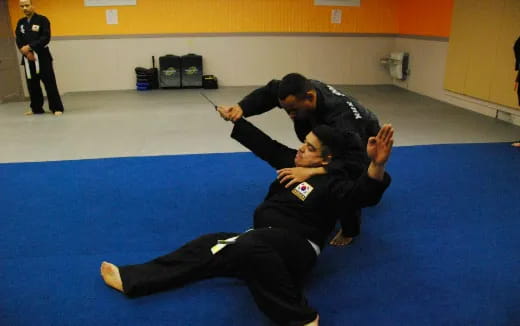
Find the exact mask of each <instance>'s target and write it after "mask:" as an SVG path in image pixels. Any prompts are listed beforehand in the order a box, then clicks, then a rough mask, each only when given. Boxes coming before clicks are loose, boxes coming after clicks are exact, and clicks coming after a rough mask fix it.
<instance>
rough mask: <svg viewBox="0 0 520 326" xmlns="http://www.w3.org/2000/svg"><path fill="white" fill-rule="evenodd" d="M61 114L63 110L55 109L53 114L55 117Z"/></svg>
mask: <svg viewBox="0 0 520 326" xmlns="http://www.w3.org/2000/svg"><path fill="white" fill-rule="evenodd" d="M62 114H63V112H61V111H56V112H54V115H55V116H57V117H59V116H60V115H62Z"/></svg>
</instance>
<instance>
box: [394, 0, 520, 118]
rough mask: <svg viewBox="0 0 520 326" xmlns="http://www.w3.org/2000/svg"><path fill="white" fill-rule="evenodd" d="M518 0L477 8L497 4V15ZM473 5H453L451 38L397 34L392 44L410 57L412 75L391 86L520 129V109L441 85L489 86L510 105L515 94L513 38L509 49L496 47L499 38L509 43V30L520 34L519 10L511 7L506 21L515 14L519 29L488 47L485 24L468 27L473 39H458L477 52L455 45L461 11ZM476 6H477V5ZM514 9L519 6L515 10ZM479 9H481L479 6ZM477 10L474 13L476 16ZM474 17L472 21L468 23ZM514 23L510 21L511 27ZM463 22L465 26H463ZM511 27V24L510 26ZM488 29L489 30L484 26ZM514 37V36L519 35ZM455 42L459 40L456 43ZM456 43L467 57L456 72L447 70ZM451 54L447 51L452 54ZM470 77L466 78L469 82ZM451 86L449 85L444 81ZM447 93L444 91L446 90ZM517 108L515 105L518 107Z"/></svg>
mask: <svg viewBox="0 0 520 326" xmlns="http://www.w3.org/2000/svg"><path fill="white" fill-rule="evenodd" d="M516 1H517V0H489V1H488V0H486V1H482V2H480V1H478V3H479V5H480V6H483V5H486V4H487V5H488V6H489V5H490V4H492V3H495V4H498V6H499V7H500V9H501V10H504V9H505V8H507V6H511V5H512V4H513V3H515V4H516V3H518V4H520V2H516ZM468 3H469V4H471V5H475V4H476V3H477V2H475V1H466V0H455V11H456V13H455V14H454V15H453V18H452V19H453V20H452V25H453V31H452V34H451V35H450V38H449V39H448V38H445V37H421V36H419V37H418V36H405V35H403V34H404V33H402V32H400V34H401V35H399V36H398V37H396V39H395V43H394V48H393V50H394V51H406V52H409V53H410V70H411V74H410V76H409V78H408V80H407V81H405V82H401V81H395V80H394V81H393V82H394V84H395V85H397V86H400V87H403V88H407V89H409V90H411V91H413V92H417V93H420V94H423V95H426V96H430V97H432V98H435V99H438V100H441V101H444V102H448V103H451V104H454V105H457V106H459V107H463V108H465V109H469V110H472V111H475V112H479V113H481V114H485V115H487V116H490V117H497V118H499V119H501V120H504V121H507V122H511V123H513V124H516V125H520V110H518V109H515V102H512V103H511V102H504V101H502V103H503V104H499V103H500V102H499V101H497V100H495V99H493V98H491V97H488V98H486V97H483V96H480V98H478V97H477V96H475V95H474V94H467V93H466V94H465V92H464V91H460V90H459V91H457V92H455V91H453V90H451V89H450V88H449V85H446V84H445V81H448V79H450V78H456V80H458V81H459V82H460V81H461V80H462V81H464V83H465V82H466V81H469V83H468V84H469V85H471V83H476V84H480V85H487V90H488V91H490V90H491V89H492V88H493V87H494V88H495V89H497V88H500V90H499V91H500V92H501V93H502V94H504V93H506V94H505V96H506V98H509V100H511V97H512V98H513V99H514V96H515V93H514V92H513V81H514V77H515V76H514V56H513V50H512V47H513V43H514V40H515V39H512V40H509V42H505V43H508V44H507V46H506V44H504V45H503V46H502V47H503V49H502V47H500V46H499V45H498V43H497V40H499V39H509V38H511V36H508V35H510V34H511V32H512V31H513V32H514V33H518V31H519V30H520V28H519V25H518V24H520V23H519V22H520V18H519V17H520V16H518V9H515V10H512V9H511V8H510V9H508V10H507V12H508V13H509V15H510V16H514V15H515V13H516V15H517V16H516V17H517V18H515V19H514V20H513V21H514V23H516V24H517V27H516V28H513V27H510V28H509V30H508V31H507V32H505V31H504V32H503V33H500V34H498V33H497V34H495V35H494V38H495V41H494V42H491V41H490V40H488V39H487V38H489V37H490V36H491V35H490V34H489V33H482V31H481V30H482V29H483V28H484V27H482V25H484V24H486V22H487V21H489V19H488V20H486V19H484V20H481V21H478V22H477V21H474V23H473V25H472V26H471V27H472V31H474V33H472V36H471V37H470V36H469V35H466V36H465V37H463V38H462V41H464V38H467V39H468V40H472V41H473V42H478V43H480V44H479V45H478V46H477V47H473V48H471V47H469V46H468V45H467V42H466V45H464V42H463V43H462V45H464V46H460V45H461V44H457V41H458V40H457V38H459V36H457V29H458V28H459V27H458V26H459V25H460V24H461V23H460V22H459V20H460V8H461V6H462V5H466V4H468ZM477 7H478V6H477ZM517 7H518V6H517ZM480 8H481V7H480ZM475 11H477V14H474V12H475ZM478 12H479V11H478V10H475V7H473V10H469V9H468V11H465V10H463V13H465V14H466V16H464V15H463V18H462V19H464V18H465V19H470V18H471V19H477V20H478V18H479V17H480V16H479V15H478ZM472 17H476V18H472ZM505 21H508V20H507V19H506V18H504V21H500V22H496V23H497V26H498V28H499V27H503V26H507V24H506V23H505ZM511 22H512V21H511V20H510V19H509V23H511ZM463 23H464V22H463ZM509 26H511V25H509ZM488 27H489V26H488ZM517 37H518V36H517ZM459 41H461V40H460V39H459ZM453 44H455V48H458V49H457V51H458V50H462V51H464V50H465V46H467V47H468V50H469V52H467V53H466V55H465V57H464V55H463V57H464V58H463V59H462V60H459V62H458V64H459V65H460V66H459V67H458V68H457V67H454V65H453V64H452V66H451V67H450V63H449V54H451V53H452V51H451V50H450V49H451V48H452V47H453ZM450 51H451V52H450ZM483 53H484V54H489V57H486V55H484V54H483ZM473 62H474V63H477V64H476V66H475V67H472V68H471V72H470V71H469V70H468V67H469V65H470V64H471V65H473ZM492 62H493V63H495V62H496V63H497V64H498V66H496V67H495V68H493V69H491V68H490V66H491V65H492V64H491V63H492ZM456 69H459V70H461V71H459V73H458V74H453V71H452V70H456ZM475 69H476V71H477V73H476V74H475V73H474V72H475V71H474V70H475ZM482 70H487V71H488V72H489V71H492V72H493V74H494V75H493V76H491V77H490V76H489V73H488V75H485V74H483V72H482ZM468 78H470V79H468ZM464 83H462V84H464ZM448 84H449V82H448ZM445 87H446V88H448V89H446V88H445ZM516 107H518V106H516Z"/></svg>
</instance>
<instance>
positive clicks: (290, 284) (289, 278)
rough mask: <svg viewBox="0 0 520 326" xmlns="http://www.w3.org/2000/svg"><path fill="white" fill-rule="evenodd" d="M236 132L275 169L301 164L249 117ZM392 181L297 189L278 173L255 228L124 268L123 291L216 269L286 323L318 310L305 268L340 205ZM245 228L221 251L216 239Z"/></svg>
mask: <svg viewBox="0 0 520 326" xmlns="http://www.w3.org/2000/svg"><path fill="white" fill-rule="evenodd" d="M232 137H233V138H234V139H236V140H238V141H239V142H240V143H242V144H243V145H244V146H246V147H247V148H249V149H250V150H251V151H253V152H254V153H255V154H256V155H257V156H259V157H260V158H262V159H263V160H265V161H267V162H268V163H269V164H270V165H271V166H273V167H274V168H275V169H280V168H286V167H294V157H295V155H296V150H294V149H290V148H288V147H286V146H284V145H281V144H279V143H278V142H276V141H274V140H272V139H271V138H269V137H268V136H267V135H265V134H264V133H263V132H261V131H260V130H258V129H257V128H256V127H254V126H253V125H252V124H250V123H249V122H247V121H246V120H244V119H241V120H239V121H238V122H237V123H236V124H235V126H234V128H233V132H232ZM389 184H390V177H389V175H388V174H385V177H384V180H383V181H382V182H379V181H376V180H373V179H371V178H369V177H368V175H367V174H366V173H365V174H363V175H362V176H361V177H360V178H358V179H357V180H348V181H347V180H345V179H344V178H335V177H333V176H331V175H320V176H315V177H312V178H310V179H309V180H308V182H306V183H302V184H300V185H298V186H296V187H294V188H293V189H286V188H285V187H283V186H281V185H280V183H279V182H278V181H277V180H275V181H274V182H273V183H272V184H271V187H270V188H269V192H268V194H267V196H266V198H265V200H264V201H263V202H262V203H261V204H260V205H259V206H258V207H257V209H256V211H255V214H254V229H253V230H250V231H248V232H246V233H243V234H241V235H239V234H237V233H215V234H209V235H205V236H202V237H200V238H198V239H196V240H193V241H191V242H189V243H187V244H186V245H184V246H183V247H181V248H180V249H178V250H176V251H174V252H172V253H170V254H168V255H165V256H162V257H159V258H157V259H155V260H152V261H150V262H148V263H145V264H140V265H129V266H122V267H120V268H119V271H120V274H121V279H122V281H123V289H124V293H125V294H126V295H128V296H140V295H146V294H150V293H153V292H157V291H161V290H165V289H168V288H172V287H179V286H182V285H184V284H186V283H188V282H193V281H197V280H201V279H204V278H210V277H217V276H221V277H237V278H240V279H242V280H244V281H245V282H246V284H247V286H248V287H249V289H250V291H251V293H252V295H253V297H254V299H255V302H256V303H257V305H258V307H259V308H260V309H261V310H262V311H263V312H264V313H265V314H266V315H267V316H268V317H270V318H271V319H272V320H273V321H275V322H277V323H279V324H283V325H303V324H305V323H308V322H311V321H313V320H314V319H315V318H316V315H317V313H316V311H315V310H314V309H312V308H311V307H310V306H309V305H308V303H307V300H306V299H305V297H304V295H303V293H302V284H303V280H304V278H305V276H306V275H307V274H308V273H309V271H310V270H311V269H312V267H313V265H314V263H315V261H316V258H317V254H319V251H320V249H321V248H323V246H324V244H325V241H326V238H327V236H328V234H329V233H330V232H331V231H332V229H333V227H334V225H335V222H336V217H337V215H338V214H336V210H337V209H338V208H339V207H340V206H345V205H356V206H368V205H374V204H376V203H377V202H378V201H379V200H380V198H381V196H382V194H383V192H384V191H385V189H386V188H387V187H388V185H389ZM235 236H239V237H238V239H236V243H235V244H231V245H228V246H227V247H225V248H224V249H222V250H221V251H219V252H218V253H216V254H212V252H211V251H210V249H211V248H212V247H213V246H214V245H215V244H216V243H217V240H221V239H227V238H230V237H235Z"/></svg>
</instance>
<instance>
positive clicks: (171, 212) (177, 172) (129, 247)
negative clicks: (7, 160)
mask: <svg viewBox="0 0 520 326" xmlns="http://www.w3.org/2000/svg"><path fill="white" fill-rule="evenodd" d="M388 170H389V171H390V173H391V174H392V176H393V184H392V186H391V187H390V188H389V190H388V191H387V193H386V195H385V197H384V198H383V200H382V202H381V203H380V205H379V206H377V207H375V208H371V209H366V210H365V211H364V219H363V231H362V235H361V236H360V237H359V238H358V239H357V240H356V241H355V242H354V243H353V244H352V245H351V246H349V247H347V248H343V249H337V248H332V247H329V248H327V249H326V250H325V251H324V252H323V254H322V255H321V257H320V259H319V261H318V264H317V267H316V268H315V270H314V271H313V273H312V275H311V277H310V280H309V283H308V286H307V290H306V293H307V297H308V299H309V301H310V302H311V304H312V305H313V306H314V307H316V308H317V309H318V311H319V312H320V316H321V320H322V325H325V326H329V325H520V151H517V150H514V149H512V148H511V147H510V146H509V144H474V145H439V146H419V147H401V148H396V149H395V150H394V154H393V157H392V159H391V163H390V164H389V166H388ZM273 178H274V172H273V171H272V170H271V169H270V168H269V167H268V166H267V165H265V164H264V163H263V162H261V161H260V160H258V159H256V158H255V157H254V156H253V155H252V154H250V153H233V154H207V155H186V156H159V157H140V158H116V159H96V160H81V161H61V162H45V163H15V164H0V230H1V237H0V277H1V280H2V282H1V283H0V292H1V293H2V295H1V296H0V325H183V326H184V325H209V324H211V325H240V326H242V325H253V326H254V325H270V323H269V321H268V320H267V319H266V318H265V317H264V316H263V315H262V314H261V313H260V312H259V310H258V309H257V308H256V306H255V304H254V302H253V300H252V298H251V296H250V294H249V292H248V290H247V288H246V287H245V286H244V285H243V284H242V283H241V282H240V281H238V280H234V279H213V280H207V281H203V282H200V283H196V284H193V285H190V286H187V287H184V288H181V289H177V290H174V291H170V292H164V293H160V294H157V295H153V296H148V297H144V298H139V299H127V298H125V297H124V296H123V295H121V294H119V293H117V292H116V291H113V290H111V289H109V288H108V287H106V286H105V285H104V283H103V282H102V280H101V278H100V276H99V265H100V263H101V261H102V260H108V261H111V262H114V263H115V264H131V263H139V262H144V261H146V260H149V259H151V258H154V257H156V256H158V255H162V254H164V253H167V252H169V251H171V250H173V249H175V248H177V247H178V246H180V245H182V244H183V243H184V242H186V241H188V240H190V239H192V238H194V237H195V236H198V235H201V234H204V233H209V232H215V231H237V232H240V231H242V230H245V229H247V228H248V227H249V226H250V224H251V221H252V212H253V210H254V208H255V207H256V205H257V204H258V203H260V201H261V200H262V199H263V197H264V195H265V193H266V191H267V187H268V184H269V183H270V182H271V181H272V179H273Z"/></svg>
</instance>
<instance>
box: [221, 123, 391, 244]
mask: <svg viewBox="0 0 520 326" xmlns="http://www.w3.org/2000/svg"><path fill="white" fill-rule="evenodd" d="M231 137H232V138H234V139H236V140H237V141H238V142H240V143H241V144H242V145H244V146H245V147H247V148H248V149H250V150H251V151H252V152H253V153H254V154H255V155H257V156H258V157H259V158H261V159H263V160H265V161H266V162H267V163H269V164H270V165H271V166H272V167H273V168H275V169H282V168H290V167H295V163H294V158H295V156H296V153H297V151H296V150H295V149H291V148H288V147H287V146H285V145H282V144H280V143H278V142H277V141H275V140H272V139H271V138H270V137H269V136H267V135H266V134H264V133H263V132H262V131H261V130H259V129H258V128H256V127H255V126H253V125H252V124H250V123H249V122H248V121H246V120H245V119H240V120H239V121H237V122H236V123H235V126H234V128H233V131H232V134H231ZM390 181H391V180H390V176H389V175H388V174H387V173H385V176H384V179H383V181H381V182H380V181H377V180H374V179H372V178H370V177H369V176H368V175H367V172H366V171H365V172H364V173H363V174H362V175H361V176H360V177H357V178H345V177H339V176H335V175H331V174H325V175H317V176H314V177H311V178H310V179H309V180H307V181H306V182H303V183H300V184H298V185H296V186H295V187H293V188H291V189H286V188H285V186H284V185H282V184H280V182H279V181H278V180H275V181H274V182H273V183H272V184H271V186H270V187H269V192H268V193H267V196H266V197H265V200H264V202H262V203H261V204H260V205H259V206H258V207H257V208H256V210H255V214H254V227H255V228H266V227H276V228H282V229H287V230H290V231H292V232H296V233H298V234H299V235H301V236H302V237H304V238H306V239H308V240H311V241H312V242H314V243H315V244H317V245H318V246H320V247H321V248H323V246H324V244H325V241H326V240H327V237H328V235H329V234H330V233H331V232H332V231H333V229H334V226H335V223H336V221H337V219H338V218H341V216H342V215H343V214H342V213H343V212H344V211H345V209H346V207H348V206H352V207H366V206H372V205H375V204H377V203H378V202H379V201H380V199H381V197H382V195H383V193H384V191H385V190H386V188H387V187H388V186H389V185H390Z"/></svg>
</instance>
